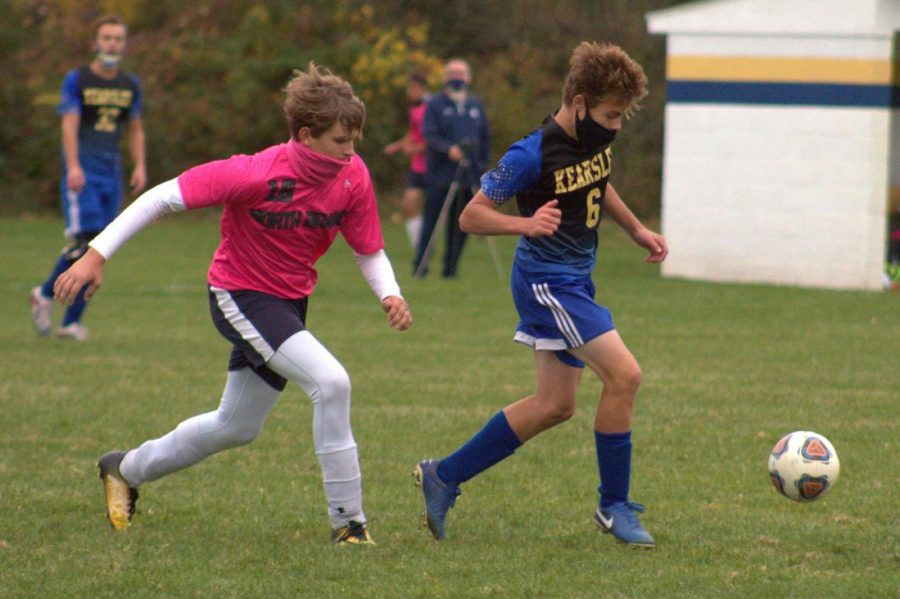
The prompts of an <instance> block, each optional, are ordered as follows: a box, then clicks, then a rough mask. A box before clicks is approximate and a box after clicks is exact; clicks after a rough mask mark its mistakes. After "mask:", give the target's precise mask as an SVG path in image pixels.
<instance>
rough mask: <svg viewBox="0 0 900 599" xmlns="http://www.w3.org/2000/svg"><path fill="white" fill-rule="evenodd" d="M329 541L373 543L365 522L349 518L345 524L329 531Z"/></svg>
mask: <svg viewBox="0 0 900 599" xmlns="http://www.w3.org/2000/svg"><path fill="white" fill-rule="evenodd" d="M331 542H332V543H334V544H335V545H375V541H373V540H372V536H371V535H370V534H369V529H368V528H366V524H365V522H357V521H356V520H351V521H350V522H349V523H348V524H347V526H343V527H341V528H336V529H334V530H332V531H331Z"/></svg>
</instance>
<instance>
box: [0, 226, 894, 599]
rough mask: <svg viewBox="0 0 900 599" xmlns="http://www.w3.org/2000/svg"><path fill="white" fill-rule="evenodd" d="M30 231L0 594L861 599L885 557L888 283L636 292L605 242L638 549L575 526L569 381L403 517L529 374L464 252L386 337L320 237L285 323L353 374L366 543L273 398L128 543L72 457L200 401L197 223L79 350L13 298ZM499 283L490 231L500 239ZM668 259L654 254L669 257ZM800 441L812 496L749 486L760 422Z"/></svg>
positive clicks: (124, 253) (203, 375)
mask: <svg viewBox="0 0 900 599" xmlns="http://www.w3.org/2000/svg"><path fill="white" fill-rule="evenodd" d="M61 229H62V227H61V224H60V223H59V222H58V221H54V220H30V221H21V220H0V239H2V243H0V265H2V267H0V306H2V307H3V310H2V311H0V372H2V377H0V407H2V409H0V596H2V597H35V596H50V597H113V596H119V597H143V596H168V597H174V596H177V597H218V598H225V597H262V596H272V597H276V596H277V597H282V596H297V597H317V598H318V597H324V598H330V597H601V596H603V597H723V596H724V597H736V596H745V597H787V596H791V597H883V596H891V595H893V596H896V593H897V580H898V579H897V575H898V574H897V573H898V570H900V541H898V531H900V520H898V516H897V514H898V509H897V507H898V505H900V504H898V490H897V483H898V480H900V462H898V460H897V454H898V449H900V445H898V439H900V417H898V398H900V295H897V294H893V295H892V294H880V293H862V292H842V291H822V290H801V289H791V288H778V287H766V286H748V285H714V284H704V283H696V282H688V281H680V280H671V279H663V278H660V277H659V276H658V274H657V269H656V268H655V267H651V266H647V265H645V264H643V262H642V254H641V251H640V250H639V249H637V248H634V247H632V246H631V245H630V244H629V242H628V241H627V240H625V239H623V238H622V236H621V235H619V234H618V233H617V232H616V231H615V230H612V229H604V231H603V238H602V240H601V246H602V247H601V259H600V264H599V267H598V273H597V275H596V280H597V283H598V289H599V298H600V301H601V303H604V304H606V305H608V306H609V307H610V308H611V309H612V311H613V314H614V316H615V319H616V323H617V326H618V329H619V330H620V332H621V333H622V336H623V337H624V339H625V340H626V342H627V343H628V344H629V347H630V348H631V349H632V351H633V352H634V353H635V355H636V356H637V358H638V360H639V361H640V362H641V365H642V367H643V370H644V385H643V387H642V390H641V394H640V397H639V400H638V407H637V410H636V418H635V442H636V445H635V455H634V460H635V469H634V479H633V485H632V495H633V498H634V499H635V500H637V501H640V502H643V503H645V504H646V505H647V506H648V511H647V513H646V514H645V515H644V517H643V522H644V523H645V524H646V526H647V527H648V529H649V530H650V531H651V532H652V533H653V534H654V536H655V537H656V539H657V542H658V544H659V546H658V548H657V549H656V550H655V551H640V550H630V549H628V548H624V547H621V546H619V545H617V544H615V543H614V542H613V541H612V540H611V539H610V538H609V537H607V536H601V535H600V534H598V533H597V532H595V530H594V527H593V525H592V523H591V513H592V510H593V507H594V504H595V502H596V491H595V486H596V484H597V481H596V476H597V475H596V463H595V459H594V455H593V454H594V450H593V437H592V434H591V424H592V419H593V411H594V407H595V404H596V398H597V396H598V393H599V390H600V385H599V383H598V382H597V381H596V380H595V377H593V376H586V377H585V381H584V383H583V385H582V388H581V390H580V392H579V398H578V411H577V413H576V415H575V417H574V418H573V419H572V420H571V421H569V422H567V423H565V424H563V425H561V426H559V427H557V428H556V429H554V430H551V431H549V432H547V433H545V434H544V435H541V436H540V437H538V438H537V439H535V440H534V441H532V442H530V443H529V444H528V445H527V446H526V447H524V448H522V449H521V450H520V451H519V452H518V453H517V454H516V456H514V457H513V458H511V459H509V460H507V461H506V462H505V463H503V464H501V465H500V466H498V467H496V468H494V469H492V470H489V471H488V472H486V473H484V474H483V475H482V476H480V477H478V478H476V479H475V480H473V481H471V482H470V483H468V484H467V485H466V486H465V488H464V494H463V496H462V497H461V498H460V499H459V501H458V503H457V506H456V508H454V509H453V510H452V511H451V513H450V518H449V521H448V533H449V538H448V540H447V541H445V542H443V543H437V542H435V541H433V540H432V539H431V538H430V537H429V536H428V535H427V534H426V532H425V530H424V529H423V528H421V525H420V520H419V513H420V511H421V506H420V498H419V495H418V493H417V490H416V489H415V488H414V487H413V485H412V478H411V476H410V472H411V470H412V467H413V465H414V464H415V463H416V461H418V460H419V459H422V458H425V457H438V456H441V455H444V454H446V453H449V452H450V451H451V450H453V449H455V448H456V447H457V446H458V445H459V444H460V443H462V442H463V441H465V440H466V439H467V438H468V437H469V436H470V435H471V434H472V433H473V432H475V431H476V430H477V429H478V428H480V427H481V425H482V424H483V423H484V421H485V420H486V419H487V418H489V417H490V416H491V415H492V414H494V413H495V412H496V411H497V410H498V409H500V408H501V407H503V406H504V405H506V404H507V403H509V402H511V401H513V400H515V399H518V398H519V397H520V396H523V395H526V394H528V393H529V392H530V391H531V388H532V384H533V372H532V369H533V366H532V357H531V355H530V352H529V351H528V350H527V349H525V348H523V347H521V346H518V345H516V344H514V343H513V342H512V340H511V338H512V333H513V328H514V326H515V323H516V317H515V314H514V310H513V308H512V302H511V300H510V298H509V292H508V289H507V283H506V282H505V281H500V280H498V277H497V275H496V274H495V272H494V267H493V265H492V262H491V260H490V255H489V253H488V247H487V245H486V244H485V243H484V241H483V240H479V239H472V240H470V245H469V247H468V248H467V254H466V255H465V256H464V261H463V265H462V276H461V278H460V279H458V280H455V281H443V280H440V279H439V278H434V277H432V278H429V279H427V280H425V281H412V280H411V279H410V277H409V273H408V270H409V268H408V265H409V261H410V258H411V252H410V250H409V249H408V247H407V245H406V243H405V239H404V237H403V234H402V231H401V230H400V229H399V228H395V227H392V226H390V225H388V228H387V230H386V235H387V237H388V251H389V254H390V255H391V256H392V258H393V262H394V266H395V268H396V270H397V273H398V277H399V278H400V282H401V286H402V287H403V290H404V293H405V295H406V297H407V299H408V300H409V303H410V305H411V307H412V310H413V314H414V317H415V324H414V326H413V328H412V329H411V330H410V331H408V332H406V333H398V332H396V331H393V330H391V329H389V328H388V327H387V326H386V324H385V322H384V317H383V315H382V314H381V311H380V306H379V305H378V302H377V301H376V300H375V299H374V297H373V296H372V295H371V292H370V291H369V289H368V288H367V287H366V285H365V282H364V281H363V279H362V277H361V276H360V275H359V272H358V270H357V268H356V266H355V264H354V262H353V260H352V258H351V257H350V255H349V252H348V250H347V248H346V245H345V244H344V243H343V241H341V240H338V242H337V243H336V244H335V247H334V248H333V249H332V251H331V252H330V253H329V254H328V255H326V256H325V257H324V258H323V260H322V261H321V262H320V269H319V270H320V275H321V278H320V286H319V288H318V289H317V290H316V293H315V295H314V296H313V298H312V300H311V302H310V318H309V325H310V328H311V330H312V331H313V332H314V333H315V334H316V335H317V337H318V338H319V339H321V340H322V341H323V342H324V343H325V344H326V345H327V346H328V347H329V348H330V349H331V350H332V351H333V352H334V354H335V355H336V356H337V357H338V358H339V359H340V360H341V361H342V362H343V364H344V365H345V366H346V367H347V369H348V371H349V372H350V374H351V377H352V379H353V382H354V392H353V402H354V408H353V423H354V432H355V434H356V438H357V441H358V443H359V445H360V455H361V461H362V466H363V475H364V483H365V500H366V511H367V513H368V515H369V517H370V520H371V525H372V530H373V534H374V536H375V539H376V540H377V541H378V543H379V544H378V546H377V547H375V548H344V549H335V548H332V547H331V546H330V545H329V542H328V528H329V526H328V521H327V517H326V514H325V501H324V494H323V491H322V487H321V482H320V478H319V470H318V464H317V462H316V460H315V456H314V454H313V449H312V443H311V439H310V436H311V435H310V429H311V420H312V411H311V408H310V405H309V403H308V401H307V400H306V398H305V397H304V396H303V395H302V393H301V392H300V391H299V390H297V389H296V388H291V387H289V388H288V391H287V392H286V393H284V394H283V396H282V398H281V400H280V402H279V405H278V406H277V407H276V409H275V410H274V412H273V414H272V416H271V417H270V419H269V421H268V423H267V425H266V428H265V430H264V432H263V435H262V436H261V437H260V438H259V439H258V440H257V441H256V442H255V443H253V444H251V445H249V446H247V447H243V448H240V449H238V450H234V451H230V452H225V453H224V454H220V455H217V456H214V457H213V458H211V459H209V460H207V461H206V462H204V463H203V464H200V465H198V466H197V467H195V468H192V469H189V470H187V471H184V472H180V473H177V474H174V475H172V476H170V477H167V478H165V479H163V480H160V481H157V482H155V483H152V484H148V485H147V486H146V487H145V488H143V489H142V498H141V501H140V502H139V504H138V505H139V510H140V511H139V513H138V515H137V516H136V518H135V523H134V526H133V527H132V528H131V530H129V531H127V532H125V533H123V534H116V533H114V532H113V531H112V530H111V529H110V528H109V527H108V526H107V524H106V522H105V519H104V504H103V499H102V493H101V488H100V483H99V481H98V480H97V478H96V470H95V461H96V458H97V457H98V456H99V455H100V454H101V453H103V452H104V451H107V450H109V449H112V448H128V447H133V446H135V445H136V444H137V443H139V442H141V441H143V440H144V439H146V438H150V437H155V436H159V435H161V434H163V433H165V432H167V431H168V430H170V429H171V428H172V427H173V426H174V425H175V424H177V423H178V422H179V421H180V420H182V419H184V418H186V417H188V416H191V415H194V414H196V413H200V412H202V411H207V410H211V409H214V408H215V406H216V404H217V401H218V396H219V393H220V391H221V387H222V385H223V382H224V375H225V364H226V360H227V356H228V352H229V348H228V346H227V344H226V343H225V342H224V341H223V340H222V339H221V338H220V337H219V335H218V333H217V332H216V331H215V329H214V327H213V326H212V324H211V322H210V321H209V316H208V311H207V303H206V291H205V272H206V268H207V265H208V262H209V258H210V256H211V254H212V250H213V249H214V248H215V245H216V243H217V227H216V223H215V220H214V219H212V218H207V217H200V218H197V216H196V215H187V216H182V217H180V218H170V219H169V220H167V221H164V222H161V223H158V224H156V225H154V226H152V227H151V228H150V229H148V230H146V231H144V232H142V233H141V234H140V235H139V236H138V237H136V238H135V239H134V240H132V241H131V242H130V243H129V244H128V245H127V246H126V247H125V248H123V249H122V250H121V252H120V253H119V255H117V256H116V257H115V258H114V260H113V261H112V262H110V264H109V266H108V268H107V272H106V285H105V287H104V288H103V290H102V291H100V293H99V294H98V295H97V297H96V299H95V300H94V304H95V305H93V306H92V307H91V308H90V310H89V311H88V314H87V318H86V321H85V322H86V323H87V324H88V325H89V326H90V328H91V333H92V339H91V341H89V342H88V343H86V344H74V343H71V342H70V343H65V342H61V341H58V340H55V339H40V338H37V336H36V335H34V333H33V332H32V330H31V324H30V322H29V318H28V310H27V304H26V301H25V298H26V295H27V293H28V290H29V289H30V288H31V287H32V286H33V285H35V284H37V283H38V282H39V280H41V278H42V277H44V276H45V275H46V272H47V270H48V269H49V268H50V266H51V263H52V261H53V259H54V254H55V252H56V251H57V250H58V249H59V247H61V244H62V240H61V238H60V236H59V231H61ZM498 245H499V248H500V251H501V253H502V255H503V257H504V261H505V263H506V264H505V266H506V267H507V268H508V266H509V260H510V256H511V252H512V248H513V245H514V240H513V239H499V240H498ZM672 251H675V252H677V251H678V248H672ZM797 429H811V430H815V431H818V432H821V433H823V434H825V435H826V436H827V437H828V438H829V439H830V440H831V441H832V442H833V443H834V444H835V446H836V447H837V451H838V453H839V454H840V457H841V462H842V466H843V470H842V473H841V478H840V481H839V482H838V483H837V485H836V487H835V488H834V490H833V491H832V492H831V493H830V494H829V495H828V496H827V497H825V498H823V499H822V500H820V501H818V502H816V503H813V504H797V503H793V502H790V501H788V500H786V499H784V498H781V497H779V496H778V495H777V494H776V493H775V492H774V491H773V490H772V488H771V486H770V484H769V482H768V475H767V472H766V458H767V454H768V451H769V449H770V448H771V446H772V445H773V444H774V443H775V441H776V440H777V439H778V438H779V437H780V436H781V435H782V434H784V433H786V432H789V431H791V430H797Z"/></svg>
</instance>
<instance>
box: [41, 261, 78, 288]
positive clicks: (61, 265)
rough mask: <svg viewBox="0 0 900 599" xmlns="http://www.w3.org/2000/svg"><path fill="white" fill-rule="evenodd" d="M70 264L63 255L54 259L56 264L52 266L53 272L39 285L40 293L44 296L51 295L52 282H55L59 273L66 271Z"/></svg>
mask: <svg viewBox="0 0 900 599" xmlns="http://www.w3.org/2000/svg"><path fill="white" fill-rule="evenodd" d="M70 266H72V261H71V260H69V259H68V258H66V256H65V255H62V256H60V257H59V260H57V261H56V266H54V267H53V272H51V273H50V277H49V278H48V279H47V280H46V281H44V284H43V285H41V294H42V295H43V296H44V297H47V298H50V297H53V284H54V283H56V279H58V278H59V275H61V274H63V273H64V272H66V270H68V269H69V267H70Z"/></svg>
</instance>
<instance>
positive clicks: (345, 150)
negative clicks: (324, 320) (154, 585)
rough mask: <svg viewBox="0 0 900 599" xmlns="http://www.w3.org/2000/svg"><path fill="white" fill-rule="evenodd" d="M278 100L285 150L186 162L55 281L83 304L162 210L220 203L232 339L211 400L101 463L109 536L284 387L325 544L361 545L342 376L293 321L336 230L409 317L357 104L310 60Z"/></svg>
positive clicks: (224, 302) (222, 315) (253, 426)
mask: <svg viewBox="0 0 900 599" xmlns="http://www.w3.org/2000/svg"><path fill="white" fill-rule="evenodd" d="M285 92H286V99H285V102H284V110H285V114H286V116H287V120H288V125H289V129H290V134H291V137H290V140H289V141H288V142H287V143H283V144H279V145H276V146H272V147H270V148H267V149H265V150H263V151H261V152H259V153H257V154H253V155H249V156H247V155H236V156H232V157H231V158H228V159H225V160H218V161H214V162H209V163H207V164H202V165H200V166H196V167H194V168H191V169H189V170H187V171H185V172H184V173H182V174H181V175H180V176H179V177H177V178H176V179H172V180H171V181H167V182H166V183H162V184H160V185H158V186H156V187H154V188H153V189H151V190H149V191H148V192H146V193H144V194H143V195H142V196H141V197H139V198H138V199H137V200H135V202H134V203H132V205H131V206H129V207H128V209H127V210H125V211H124V212H123V213H122V214H121V215H120V216H119V217H118V218H116V219H115V220H114V221H113V222H112V223H111V224H110V225H109V226H108V227H107V228H106V229H104V230H103V232H102V233H100V234H99V235H98V236H97V237H95V238H94V239H93V241H91V243H90V245H89V249H88V251H87V252H86V253H85V255H84V256H83V257H82V258H81V259H80V260H78V261H77V262H76V263H75V264H74V265H73V266H72V267H71V268H70V269H69V270H67V271H66V272H65V273H63V274H62V275H61V276H60V277H59V279H58V280H57V282H56V285H55V287H54V295H55V297H56V299H57V300H59V301H61V302H62V303H64V304H67V303H71V302H72V301H73V300H74V298H75V297H76V296H77V295H78V293H79V291H81V290H82V289H84V288H86V293H85V297H86V298H88V299H90V297H91V296H92V295H93V294H94V292H96V290H97V289H98V288H99V287H100V286H101V284H102V282H103V265H104V263H105V262H106V261H107V260H108V259H109V258H110V257H111V256H112V255H113V254H114V253H115V251H116V250H117V249H118V248H119V247H120V246H121V245H122V244H123V243H124V242H125V241H126V240H127V239H129V238H130V237H131V236H132V235H134V234H135V233H136V232H137V231H139V230H140V229H141V228H143V227H144V226H146V225H147V224H149V223H150V222H152V221H153V220H155V219H157V218H158V217H160V216H161V215H163V214H166V213H169V212H178V211H181V210H192V209H196V208H204V207H206V206H215V205H220V206H223V212H222V220H221V226H220V229H221V236H222V241H221V243H220V244H219V247H218V249H216V252H215V255H214V256H213V260H212V264H211V265H210V267H209V271H208V276H207V280H208V283H209V303H210V310H211V313H212V318H213V321H214V323H215V325H216V327H217V328H218V330H219V332H220V333H221V334H222V335H223V336H224V337H225V339H227V340H228V341H229V342H231V343H232V345H233V348H232V352H231V357H230V360H229V363H228V377H227V380H226V383H225V390H224V392H223V393H222V399H221V403H220V404H219V407H218V409H217V410H215V411H212V412H208V413H205V414H200V415H198V416H194V417H193V418H189V419H187V420H185V421H184V422H182V423H180V424H179V425H178V426H177V427H175V429H174V430H172V431H171V432H169V433H167V434H165V435H163V436H162V437H160V438H158V439H152V440H149V441H146V442H145V443H143V444H142V445H140V446H139V447H137V448H135V449H131V450H128V451H111V452H109V453H106V454H104V455H103V456H102V457H101V458H100V461H99V464H98V467H99V470H100V478H101V480H102V481H103V486H104V492H105V494H106V502H107V517H108V519H109V522H110V524H112V526H113V527H114V528H116V529H125V528H128V527H129V526H130V525H131V518H132V516H133V514H134V507H135V502H136V501H137V498H138V487H140V486H141V485H142V484H143V483H145V482H150V481H154V480H157V479H159V478H161V477H163V476H165V475H167V474H171V473H172V472H175V471H177V470H181V469H183V468H186V467H188V466H192V465H194V464H196V463H198V462H200V461H201V460H203V459H204V458H206V457H208V456H210V455H212V454H213V453H216V452H218V451H222V450H224V449H228V448H231V447H237V446H239V445H244V444H246V443H249V442H251V441H252V440H253V439H255V438H256V437H257V435H259V433H260V431H261V430H262V426H263V423H264V422H265V420H266V417H267V416H268V414H269V411H270V410H271V409H272V407H273V406H274V405H275V401H276V399H277V398H278V395H279V394H280V392H281V391H282V390H283V389H284V388H285V386H286V383H287V381H291V382H293V383H295V384H297V385H298V386H299V387H300V388H301V389H302V390H303V391H304V392H305V393H306V394H307V395H309V397H310V399H311V400H312V403H313V442H314V445H315V450H316V455H317V457H318V459H319V463H320V466H321V469H322V478H323V481H324V485H325V495H326V498H327V501H328V515H329V518H330V520H331V525H332V541H333V542H334V543H336V544H345V543H349V544H373V541H372V538H371V536H370V534H369V531H368V528H367V525H366V521H367V520H366V516H365V513H364V512H363V506H362V477H361V474H360V468H359V459H358V454H357V448H356V442H355V440H354V438H353V433H352V431H351V428H350V379H349V377H348V375H347V372H346V371H345V370H344V368H343V366H341V364H340V363H339V362H338V361H337V359H336V358H335V357H334V356H333V355H332V354H331V353H330V352H329V351H328V350H327V349H326V348H325V347H324V346H323V345H322V344H321V343H320V342H319V341H318V340H317V339H316V338H315V337H314V336H313V334H312V333H311V332H310V331H309V330H308V329H307V328H306V325H305V322H306V310H307V302H308V298H309V296H310V295H311V294H312V292H313V289H314V288H315V285H316V278H317V273H316V270H315V268H314V265H315V263H316V260H318V259H319V257H321V256H322V254H324V253H325V252H326V251H327V250H328V248H329V247H330V246H331V244H332V243H333V242H334V239H335V237H336V236H337V234H338V233H341V235H343V236H344V239H345V240H346V241H347V243H348V245H349V246H350V247H351V248H352V250H353V253H354V256H355V259H356V262H357V263H358V265H359V268H360V270H361V271H362V273H363V276H364V277H365V279H366V281H367V282H368V283H369V286H370V287H371V288H372V290H373V291H374V292H375V294H376V295H377V296H378V298H379V300H380V301H381V304H382V307H383V308H384V311H385V313H386V314H387V320H388V323H389V324H390V326H391V327H393V328H395V329H397V330H401V331H402V330H406V329H408V328H409V327H410V326H411V324H412V316H411V315H410V311H409V307H408V306H407V304H406V301H405V300H404V299H403V297H402V296H401V295H400V288H399V286H398V285H397V281H396V279H395V277H394V272H393V268H392V267H391V263H390V261H389V260H388V258H387V255H386V254H385V252H384V239H383V237H382V233H381V224H380V222H379V220H378V211H377V206H376V202H375V193H374V190H373V188H372V181H371V179H370V177H369V172H368V169H367V168H366V165H365V164H364V163H363V161H362V159H360V158H359V156H357V155H356V154H355V153H354V141H355V140H356V139H358V138H359V135H360V133H361V132H362V128H363V124H364V122H365V116H366V112H365V106H364V105H363V103H362V102H361V101H360V100H359V98H357V97H356V96H355V95H354V93H353V89H352V88H351V86H350V84H349V83H347V82H346V81H344V80H343V79H341V78H340V77H338V76H336V75H333V74H332V73H330V72H329V71H328V70H327V69H323V68H320V67H317V66H316V65H315V64H313V63H310V65H309V70H308V71H306V72H303V71H294V77H293V78H292V79H291V80H290V81H289V82H288V85H287V87H286V88H285Z"/></svg>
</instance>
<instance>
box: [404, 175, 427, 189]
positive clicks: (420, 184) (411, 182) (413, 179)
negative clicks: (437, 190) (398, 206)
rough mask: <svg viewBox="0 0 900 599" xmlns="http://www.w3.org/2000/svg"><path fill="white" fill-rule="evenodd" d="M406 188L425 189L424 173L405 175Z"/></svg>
mask: <svg viewBox="0 0 900 599" xmlns="http://www.w3.org/2000/svg"><path fill="white" fill-rule="evenodd" d="M406 188H407V189H409V188H413V189H425V173H417V172H415V171H409V172H408V173H406Z"/></svg>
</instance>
